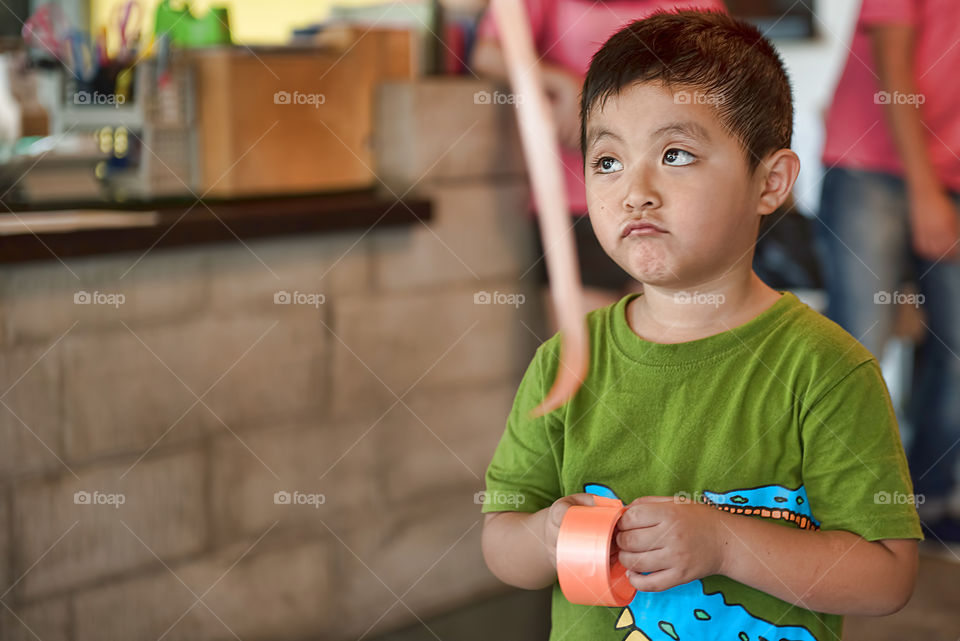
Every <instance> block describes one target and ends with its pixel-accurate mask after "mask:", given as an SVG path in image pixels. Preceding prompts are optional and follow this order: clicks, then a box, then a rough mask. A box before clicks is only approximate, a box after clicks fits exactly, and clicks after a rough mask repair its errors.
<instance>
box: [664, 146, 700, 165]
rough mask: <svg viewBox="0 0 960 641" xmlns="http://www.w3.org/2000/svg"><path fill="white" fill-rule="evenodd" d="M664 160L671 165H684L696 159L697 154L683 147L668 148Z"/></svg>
mask: <svg viewBox="0 0 960 641" xmlns="http://www.w3.org/2000/svg"><path fill="white" fill-rule="evenodd" d="M663 160H664V162H666V163H667V164H668V165H670V166H671V167H683V166H684V165H689V164H690V163H692V162H693V161H694V160H696V156H694V155H693V154H691V153H690V152H689V151H684V150H683V149H668V150H667V153H665V154H664V155H663Z"/></svg>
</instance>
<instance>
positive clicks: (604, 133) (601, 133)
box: [588, 127, 624, 145]
mask: <svg viewBox="0 0 960 641" xmlns="http://www.w3.org/2000/svg"><path fill="white" fill-rule="evenodd" d="M601 138H613V139H614V140H616V141H618V142H624V140H623V138H621V137H620V136H618V135H617V134H615V133H613V132H612V131H610V130H609V129H607V128H605V127H599V128H597V129H594V130H593V131H591V132H590V135H589V137H588V139H589V141H590V145H593V144H595V143H596V142H597V141H598V140H600V139H601Z"/></svg>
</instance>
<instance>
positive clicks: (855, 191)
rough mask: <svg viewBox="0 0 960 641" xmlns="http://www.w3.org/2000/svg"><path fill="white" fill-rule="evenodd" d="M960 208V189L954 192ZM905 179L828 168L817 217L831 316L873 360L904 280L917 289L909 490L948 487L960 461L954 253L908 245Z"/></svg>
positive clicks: (958, 299) (959, 302) (936, 493)
mask: <svg viewBox="0 0 960 641" xmlns="http://www.w3.org/2000/svg"><path fill="white" fill-rule="evenodd" d="M954 200H955V202H956V203H957V206H958V208H960V195H956V194H955V195H954ZM908 214H909V201H908V198H907V190H906V185H905V183H904V181H903V180H902V179H901V178H899V177H896V176H892V175H888V174H883V173H878V172H871V171H862V170H851V169H842V168H832V169H828V170H827V173H826V175H825V177H824V181H823V193H822V195H821V201H820V214H819V219H818V224H817V240H818V250H819V251H820V254H821V259H822V260H823V267H824V275H825V278H826V283H827V295H828V296H829V303H828V306H827V316H829V317H830V318H831V319H833V320H834V321H836V322H837V323H838V324H840V325H841V326H842V327H843V328H844V329H845V330H847V331H848V332H849V333H851V334H852V335H853V336H854V337H855V338H857V339H858V340H859V341H860V342H861V343H863V345H864V346H865V347H866V348H867V349H869V350H870V351H871V352H873V354H874V355H876V356H877V358H878V359H879V358H880V357H881V355H882V352H883V347H884V345H885V344H886V343H887V340H888V339H889V338H890V336H891V333H892V330H893V322H894V313H895V311H896V305H894V304H890V303H891V302H894V303H895V302H898V300H899V301H900V302H904V295H903V294H901V293H900V292H899V291H898V290H902V286H901V285H902V284H903V283H904V281H905V280H908V279H909V280H913V281H914V282H916V284H917V289H918V291H919V294H920V295H921V296H917V297H916V298H915V299H906V301H905V302H908V303H913V304H921V305H922V308H923V310H924V314H925V316H926V321H925V322H926V325H927V328H928V331H927V336H926V339H925V340H924V342H923V345H922V347H921V350H920V354H919V361H918V370H917V373H916V375H915V377H914V386H913V390H912V393H911V394H910V398H911V400H910V404H909V409H908V410H907V411H908V418H909V422H910V423H911V425H912V426H913V430H914V437H913V442H912V444H911V446H910V448H909V450H910V451H909V452H908V457H907V458H908V461H909V464H910V473H911V476H912V477H913V483H914V492H915V493H916V494H922V495H924V497H925V499H926V500H927V501H930V500H934V499H941V498H945V497H947V496H949V495H950V493H951V491H952V489H953V485H954V482H955V479H954V469H955V465H956V463H957V461H958V460H960V262H958V261H957V260H955V259H954V260H951V261H947V260H941V261H940V262H936V263H935V262H933V261H929V260H926V259H923V258H920V257H919V256H917V255H916V254H915V253H914V252H913V250H912V248H911V233H910V225H909V220H908Z"/></svg>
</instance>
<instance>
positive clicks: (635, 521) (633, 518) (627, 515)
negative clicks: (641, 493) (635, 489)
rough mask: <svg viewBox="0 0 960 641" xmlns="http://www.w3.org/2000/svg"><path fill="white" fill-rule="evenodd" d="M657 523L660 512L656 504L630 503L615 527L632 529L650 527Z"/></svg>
mask: <svg viewBox="0 0 960 641" xmlns="http://www.w3.org/2000/svg"><path fill="white" fill-rule="evenodd" d="M658 523H660V513H659V510H658V508H657V506H656V505H650V504H647V505H644V504H641V503H637V504H634V503H631V504H630V507H628V508H627V509H626V511H624V513H623V515H622V516H621V517H620V520H619V521H618V522H617V527H618V528H620V530H632V529H634V528H643V527H652V526H654V525H657V524H658Z"/></svg>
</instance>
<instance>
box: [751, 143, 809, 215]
mask: <svg viewBox="0 0 960 641" xmlns="http://www.w3.org/2000/svg"><path fill="white" fill-rule="evenodd" d="M757 171H758V172H760V177H761V178H762V182H760V201H759V203H757V213H758V214H760V215H762V216H765V215H766V214H770V213H773V212H775V211H776V210H777V208H778V207H780V205H782V204H783V203H784V202H785V201H786V200H787V197H789V196H790V192H791V191H792V190H793V184H794V183H795V182H796V181H797V176H798V175H799V174H800V157H799V156H797V154H795V153H794V152H793V150H791V149H779V150H777V151H775V152H773V153H772V154H770V155H769V156H767V157H766V159H765V160H764V161H763V162H762V163H760V166H759V167H758V168H757Z"/></svg>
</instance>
